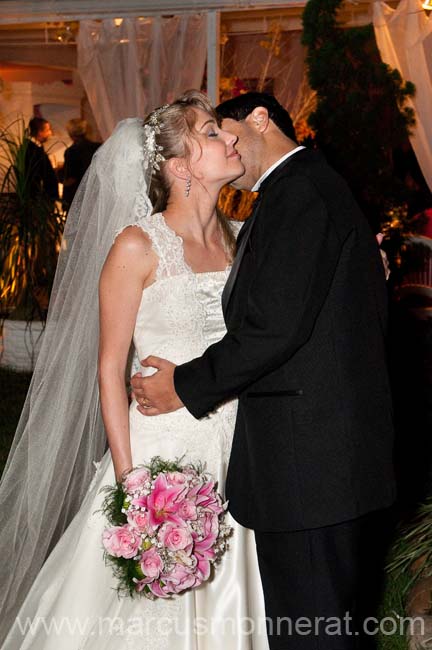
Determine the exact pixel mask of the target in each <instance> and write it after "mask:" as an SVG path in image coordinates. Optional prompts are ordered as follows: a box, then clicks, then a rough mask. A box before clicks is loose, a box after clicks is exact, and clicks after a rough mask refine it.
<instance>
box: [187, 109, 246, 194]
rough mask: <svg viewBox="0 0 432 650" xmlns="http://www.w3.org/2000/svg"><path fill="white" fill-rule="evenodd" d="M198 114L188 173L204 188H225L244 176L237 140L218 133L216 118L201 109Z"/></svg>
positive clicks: (223, 131) (229, 134)
mask: <svg viewBox="0 0 432 650" xmlns="http://www.w3.org/2000/svg"><path fill="white" fill-rule="evenodd" d="M194 110H195V112H196V114H197V121H196V123H195V131H196V133H194V137H193V138H192V141H191V157H190V160H189V165H190V169H191V171H192V174H193V176H194V177H195V178H197V179H199V181H200V182H201V183H203V184H210V185H211V184H216V185H220V186H222V185H225V184H226V183H229V182H231V181H233V180H234V179H235V178H238V177H239V176H241V175H242V174H243V173H244V166H243V163H242V162H241V157H240V154H239V153H238V151H237V150H236V148H235V145H236V142H237V136H236V135H234V134H233V133H230V132H229V131H225V130H223V129H221V128H220V127H219V126H218V124H217V122H216V120H215V118H214V117H213V116H212V115H210V114H209V113H206V112H205V111H203V110H201V109H198V108H196V109H194Z"/></svg>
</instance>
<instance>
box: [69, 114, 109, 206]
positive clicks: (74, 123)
mask: <svg viewBox="0 0 432 650" xmlns="http://www.w3.org/2000/svg"><path fill="white" fill-rule="evenodd" d="M66 130H67V132H68V134H69V137H70V138H71V139H72V140H73V144H72V145H71V146H70V147H68V148H67V149H66V151H65V153H64V169H63V206H64V207H65V209H66V210H67V209H68V208H69V206H70V204H71V203H72V200H73V197H74V196H75V192H76V191H77V189H78V185H79V184H80V182H81V179H82V177H83V176H84V174H85V172H86V170H87V168H88V166H89V165H90V163H91V159H92V158H93V154H94V152H95V151H96V149H97V148H98V147H99V146H100V142H92V141H91V140H89V139H88V137H87V135H88V128H87V122H86V121H85V120H81V119H79V118H75V119H72V120H69V122H68V123H67V124H66Z"/></svg>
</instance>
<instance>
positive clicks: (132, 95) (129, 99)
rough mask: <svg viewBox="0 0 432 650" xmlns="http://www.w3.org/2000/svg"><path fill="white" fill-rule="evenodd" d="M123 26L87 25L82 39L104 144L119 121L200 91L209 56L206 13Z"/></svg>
mask: <svg viewBox="0 0 432 650" xmlns="http://www.w3.org/2000/svg"><path fill="white" fill-rule="evenodd" d="M116 22H117V24H116ZM119 22H120V21H114V20H112V19H109V20H103V21H101V22H95V21H92V20H84V21H82V22H81V23H80V31H79V35H78V72H79V74H80V76H81V79H82V82H83V85H84V88H85V90H86V93H87V96H88V99H89V102H90V106H91V108H92V111H93V113H94V116H95V120H96V123H97V126H98V129H99V131H100V133H101V135H102V137H103V138H104V139H105V138H107V137H108V136H109V135H110V134H111V133H112V131H113V129H114V127H115V125H116V124H117V122H119V121H120V120H122V119H124V118H126V117H135V116H145V115H146V114H147V113H149V112H150V111H151V110H153V109H154V108H156V107H157V106H160V105H161V104H164V103H167V102H170V101H172V100H173V99H175V97H177V96H178V95H179V94H181V93H182V92H183V91H185V90H188V89H189V88H201V85H202V81H203V77H204V70H205V62H206V55H207V50H206V17H205V15H204V14H194V15H178V16H171V17H169V18H166V17H163V16H155V17H153V18H145V19H143V18H125V19H123V21H121V24H118V23H119Z"/></svg>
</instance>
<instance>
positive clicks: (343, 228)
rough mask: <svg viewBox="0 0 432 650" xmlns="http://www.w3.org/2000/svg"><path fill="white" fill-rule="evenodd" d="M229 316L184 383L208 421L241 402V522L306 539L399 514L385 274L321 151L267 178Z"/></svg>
mask: <svg viewBox="0 0 432 650" xmlns="http://www.w3.org/2000/svg"><path fill="white" fill-rule="evenodd" d="M244 228H246V226H244ZM240 235H241V233H240ZM225 319H226V324H227V330H228V331H227V334H226V336H225V337H224V338H223V339H222V340H221V341H220V342H218V343H216V344H215V345H212V346H211V347H210V348H208V349H207V351H206V352H205V353H204V355H203V356H202V357H200V358H198V359H195V360H193V361H191V362H189V363H186V364H183V365H181V366H178V367H177V368H176V371H175V377H174V378H175V387H176V390H177V392H178V394H179V396H180V398H181V399H182V400H183V402H184V404H185V405H186V407H187V408H188V409H189V410H190V412H191V413H192V414H193V415H194V416H195V417H197V418H199V417H202V416H204V415H205V414H206V413H207V412H208V411H211V410H212V409H213V408H214V407H215V406H216V405H217V404H219V403H220V402H222V401H223V400H225V399H227V398H230V397H232V396H233V395H238V396H239V410H238V416H237V422H236V428H235V433H234V440H233V446H232V452H231V459H230V464H229V470H228V476H227V484H226V492H227V496H228V498H229V502H230V505H229V508H230V511H231V513H232V514H233V516H234V517H235V519H237V520H238V521H239V522H240V523H242V524H243V525H245V526H248V527H250V528H255V529H257V530H268V531H278V530H285V531H287V530H299V529H306V528H314V527H321V526H325V525H330V524H334V523H339V522H342V521H346V520H349V519H352V518H356V517H358V516H360V515H362V514H364V513H366V512H368V511H371V510H374V509H378V508H381V507H385V506H388V505H390V504H391V502H392V501H393V499H394V481H393V470H392V440H393V426H392V405H391V396H390V388H389V381H388V376H387V369H386V351H385V331H386V324H387V297H386V286H385V278H384V271H383V265H382V262H381V257H380V254H379V250H378V247H377V243H376V240H375V237H374V235H373V234H372V232H371V230H370V228H369V226H368V224H367V222H366V220H365V218H364V216H363V215H362V213H361V212H360V210H359V208H358V206H357V204H356V203H355V201H354V199H353V197H352V195H351V192H350V190H349V189H348V187H347V185H346V183H345V182H344V180H343V179H342V178H341V177H340V176H339V175H338V174H336V172H335V171H334V170H333V169H332V168H331V167H329V165H328V164H327V163H326V161H325V160H324V158H323V157H322V156H321V155H320V154H319V153H317V152H314V151H309V150H306V149H305V150H302V151H300V152H298V153H296V154H294V155H293V156H292V157H290V158H289V159H288V160H287V161H286V162H285V163H282V164H281V165H280V166H279V167H278V168H277V169H276V170H275V171H274V172H273V173H272V174H271V175H270V176H269V177H268V178H267V179H266V180H265V182H264V184H263V186H262V189H261V200H260V204H259V207H258V210H257V212H256V215H255V219H254V223H253V226H252V229H251V232H250V236H249V237H248V242H247V246H246V248H245V251H244V254H243V257H242V261H241V264H240V267H239V270H238V274H237V277H236V279H235V283H234V286H233V289H232V292H231V296H230V298H229V302H228V305H227V307H226V312H225Z"/></svg>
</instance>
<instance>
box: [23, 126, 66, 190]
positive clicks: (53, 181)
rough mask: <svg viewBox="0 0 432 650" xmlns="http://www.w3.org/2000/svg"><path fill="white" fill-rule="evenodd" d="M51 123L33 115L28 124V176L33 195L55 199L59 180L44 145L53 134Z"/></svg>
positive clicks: (26, 158) (26, 157) (26, 159)
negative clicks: (42, 195) (43, 195)
mask: <svg viewBox="0 0 432 650" xmlns="http://www.w3.org/2000/svg"><path fill="white" fill-rule="evenodd" d="M52 134H53V133H52V129H51V124H50V123H49V122H48V120H45V119H44V118H43V117H33V118H32V119H31V120H30V122H29V125H28V140H27V146H26V152H25V167H26V177H27V178H28V181H29V183H30V192H31V194H32V195H33V196H38V195H40V194H45V195H47V196H48V197H49V198H51V199H52V200H53V201H56V200H57V199H58V198H59V196H58V181H57V176H56V173H55V171H54V168H53V166H52V164H51V161H50V159H49V156H48V154H47V153H46V151H45V149H44V147H43V145H44V143H45V142H46V141H47V140H48V138H50V137H51V136H52Z"/></svg>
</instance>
